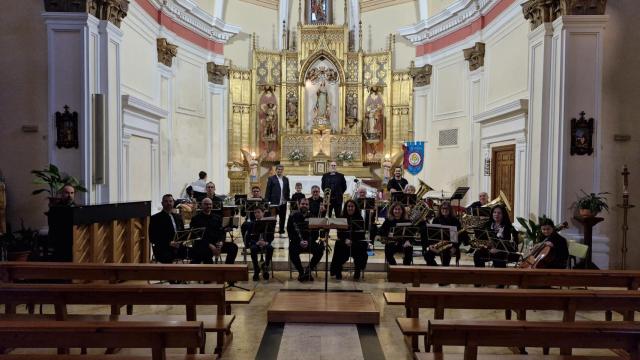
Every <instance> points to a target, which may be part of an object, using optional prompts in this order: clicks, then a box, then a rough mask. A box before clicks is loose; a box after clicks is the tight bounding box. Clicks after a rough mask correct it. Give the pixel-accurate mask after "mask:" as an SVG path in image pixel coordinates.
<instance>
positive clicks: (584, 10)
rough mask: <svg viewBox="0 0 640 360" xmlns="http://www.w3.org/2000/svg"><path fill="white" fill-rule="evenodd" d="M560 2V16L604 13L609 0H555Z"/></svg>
mask: <svg viewBox="0 0 640 360" xmlns="http://www.w3.org/2000/svg"><path fill="white" fill-rule="evenodd" d="M554 2H558V3H559V10H558V11H557V13H558V15H559V16H565V15H604V11H605V10H606V8H607V0H554Z"/></svg>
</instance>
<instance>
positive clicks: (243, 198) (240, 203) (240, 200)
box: [233, 194, 247, 216]
mask: <svg viewBox="0 0 640 360" xmlns="http://www.w3.org/2000/svg"><path fill="white" fill-rule="evenodd" d="M233 203H234V204H235V205H236V206H237V207H238V209H240V216H247V215H246V212H245V205H246V204H247V194H235V195H234V196H233Z"/></svg>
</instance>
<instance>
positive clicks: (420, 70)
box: [409, 61, 433, 88]
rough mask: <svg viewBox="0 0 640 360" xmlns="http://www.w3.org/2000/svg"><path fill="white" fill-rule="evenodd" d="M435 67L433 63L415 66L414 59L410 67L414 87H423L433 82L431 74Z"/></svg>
mask: <svg viewBox="0 0 640 360" xmlns="http://www.w3.org/2000/svg"><path fill="white" fill-rule="evenodd" d="M432 72H433V67H432V66H431V64H424V65H422V66H421V67H415V66H414V63H413V61H412V62H411V68H409V75H410V76H411V77H412V78H413V87H414V88H417V87H422V86H427V85H429V84H431V74H432Z"/></svg>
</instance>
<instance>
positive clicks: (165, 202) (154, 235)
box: [149, 194, 184, 264]
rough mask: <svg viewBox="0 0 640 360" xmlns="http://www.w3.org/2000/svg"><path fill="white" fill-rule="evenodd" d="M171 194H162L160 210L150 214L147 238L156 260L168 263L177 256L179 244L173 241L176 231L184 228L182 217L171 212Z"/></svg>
mask: <svg viewBox="0 0 640 360" xmlns="http://www.w3.org/2000/svg"><path fill="white" fill-rule="evenodd" d="M173 203H174V202H173V195H171V194H166V195H163V196H162V211H160V212H159V213H157V214H155V215H153V216H151V221H150V223H149V238H150V240H151V244H152V249H153V254H154V255H155V258H156V260H157V261H158V262H161V263H165V264H170V263H172V262H173V260H174V259H175V258H176V257H178V250H179V249H180V244H179V243H177V242H175V241H173V238H174V235H175V234H176V231H180V230H184V225H183V223H182V218H181V217H180V216H178V214H174V213H173Z"/></svg>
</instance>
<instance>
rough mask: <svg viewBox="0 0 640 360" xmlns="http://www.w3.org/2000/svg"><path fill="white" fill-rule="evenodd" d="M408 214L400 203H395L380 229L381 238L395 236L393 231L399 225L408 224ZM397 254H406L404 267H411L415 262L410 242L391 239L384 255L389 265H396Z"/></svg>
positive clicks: (403, 261)
mask: <svg viewBox="0 0 640 360" xmlns="http://www.w3.org/2000/svg"><path fill="white" fill-rule="evenodd" d="M407 222H408V220H407V219H406V213H405V210H404V206H402V204H400V203H393V205H391V208H390V209H389V216H388V217H387V219H386V220H385V221H384V223H382V226H380V229H379V230H378V236H379V237H389V236H392V235H393V234H392V233H391V231H392V230H393V228H394V227H396V225H397V224H398V223H407ZM397 252H402V253H403V254H404V256H403V258H402V264H403V265H411V262H412V260H413V246H412V245H411V242H410V241H409V240H405V239H400V240H398V241H394V240H393V239H389V240H388V241H387V243H386V245H385V246H384V255H385V258H386V261H387V263H389V265H396V259H395V258H394V257H393V255H394V254H395V253H397Z"/></svg>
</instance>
